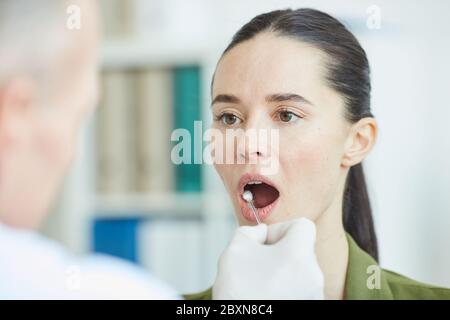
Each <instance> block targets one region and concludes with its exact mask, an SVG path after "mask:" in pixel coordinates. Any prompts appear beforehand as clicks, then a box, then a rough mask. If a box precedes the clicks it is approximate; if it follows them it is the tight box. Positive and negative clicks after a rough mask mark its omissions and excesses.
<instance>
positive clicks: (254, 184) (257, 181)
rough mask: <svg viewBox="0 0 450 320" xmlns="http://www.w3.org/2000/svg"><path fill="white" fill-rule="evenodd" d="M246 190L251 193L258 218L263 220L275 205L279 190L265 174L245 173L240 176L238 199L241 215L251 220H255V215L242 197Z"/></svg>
mask: <svg viewBox="0 0 450 320" xmlns="http://www.w3.org/2000/svg"><path fill="white" fill-rule="evenodd" d="M247 190H248V191H250V192H251V193H252V195H253V205H254V206H255V208H256V211H257V213H258V216H259V218H260V220H261V221H263V220H264V219H266V218H267V217H268V216H269V214H270V213H271V212H272V210H273V208H274V207H275V205H276V203H277V200H278V198H279V196H280V192H279V191H278V189H277V188H276V187H275V185H274V184H273V183H272V182H271V181H270V180H269V179H268V178H267V177H265V176H262V175H259V174H251V173H246V174H244V175H243V176H242V177H241V179H240V180H239V183H238V199H239V200H238V201H239V205H240V207H241V212H242V215H243V216H244V217H245V218H246V219H247V220H249V221H252V222H255V221H256V218H255V215H254V213H253V211H252V209H251V208H250V207H249V206H248V203H247V202H246V201H245V200H244V199H243V198H242V194H243V193H244V191H247Z"/></svg>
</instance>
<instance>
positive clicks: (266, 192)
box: [249, 183, 279, 208]
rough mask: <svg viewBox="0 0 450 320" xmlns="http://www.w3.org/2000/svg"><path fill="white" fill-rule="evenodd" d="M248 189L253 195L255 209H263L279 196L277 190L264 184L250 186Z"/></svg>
mask: <svg viewBox="0 0 450 320" xmlns="http://www.w3.org/2000/svg"><path fill="white" fill-rule="evenodd" d="M249 189H250V191H251V192H252V194H253V199H254V204H255V207H256V208H264V207H265V206H268V205H269V204H271V203H272V202H274V201H275V200H276V199H277V198H278V196H279V192H278V190H277V189H275V188H273V187H271V186H269V185H268V184H265V183H261V184H253V185H250V187H249Z"/></svg>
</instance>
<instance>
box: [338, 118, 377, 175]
mask: <svg viewBox="0 0 450 320" xmlns="http://www.w3.org/2000/svg"><path fill="white" fill-rule="evenodd" d="M377 133H378V127H377V122H376V120H375V118H372V117H367V118H362V119H361V120H359V121H358V122H356V123H355V124H353V125H352V126H351V128H350V133H349V135H348V137H347V140H346V143H345V150H344V155H343V158H342V165H343V166H345V167H351V166H354V165H356V164H358V163H360V162H362V161H363V160H364V158H365V157H366V156H367V155H368V154H369V152H370V151H371V150H372V148H373V146H374V145H375V141H376V138H377Z"/></svg>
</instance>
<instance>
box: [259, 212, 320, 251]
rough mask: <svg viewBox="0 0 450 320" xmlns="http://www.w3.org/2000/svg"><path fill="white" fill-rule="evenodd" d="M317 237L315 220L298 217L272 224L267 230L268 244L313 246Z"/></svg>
mask: <svg viewBox="0 0 450 320" xmlns="http://www.w3.org/2000/svg"><path fill="white" fill-rule="evenodd" d="M315 239H316V227H315V224H314V222H312V221H311V220H309V219H306V218H298V219H294V220H290V221H287V222H282V223H277V224H273V225H270V226H269V227H268V231H267V241H266V243H267V244H274V245H281V246H287V247H294V248H297V249H299V248H302V247H304V248H313V247H314V243H315Z"/></svg>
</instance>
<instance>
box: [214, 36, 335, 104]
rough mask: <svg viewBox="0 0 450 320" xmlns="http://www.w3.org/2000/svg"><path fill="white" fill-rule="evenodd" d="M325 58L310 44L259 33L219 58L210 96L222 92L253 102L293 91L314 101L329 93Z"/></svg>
mask: <svg viewBox="0 0 450 320" xmlns="http://www.w3.org/2000/svg"><path fill="white" fill-rule="evenodd" d="M325 59H326V56H325V54H324V53H323V52H322V51H321V50H319V49H317V48H315V47H313V46H312V45H310V44H307V43H305V42H301V41H299V40H297V39H293V38H289V37H285V36H277V35H275V34H274V33H268V32H266V33H262V34H259V35H257V36H256V37H254V38H252V39H250V40H247V41H245V42H242V43H240V44H239V45H237V46H236V47H234V48H233V49H231V50H230V51H229V52H227V53H226V54H225V55H224V56H223V57H222V59H221V61H220V62H219V64H218V66H217V69H216V73H215V78H214V86H213V96H214V95H216V94H223V93H226V94H234V95H237V96H239V97H240V98H242V99H246V98H248V99H250V98H251V99H254V98H255V97H259V96H261V97H263V96H265V95H267V94H272V93H277V92H293V93H298V94H302V95H304V96H306V97H308V96H309V97H310V100H314V99H316V98H320V96H321V95H323V94H329V92H328V93H327V92H326V91H327V90H328V91H330V89H329V88H328V86H327V84H326V81H325V74H326V73H325V61H326V60H325ZM313 102H314V101H313Z"/></svg>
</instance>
